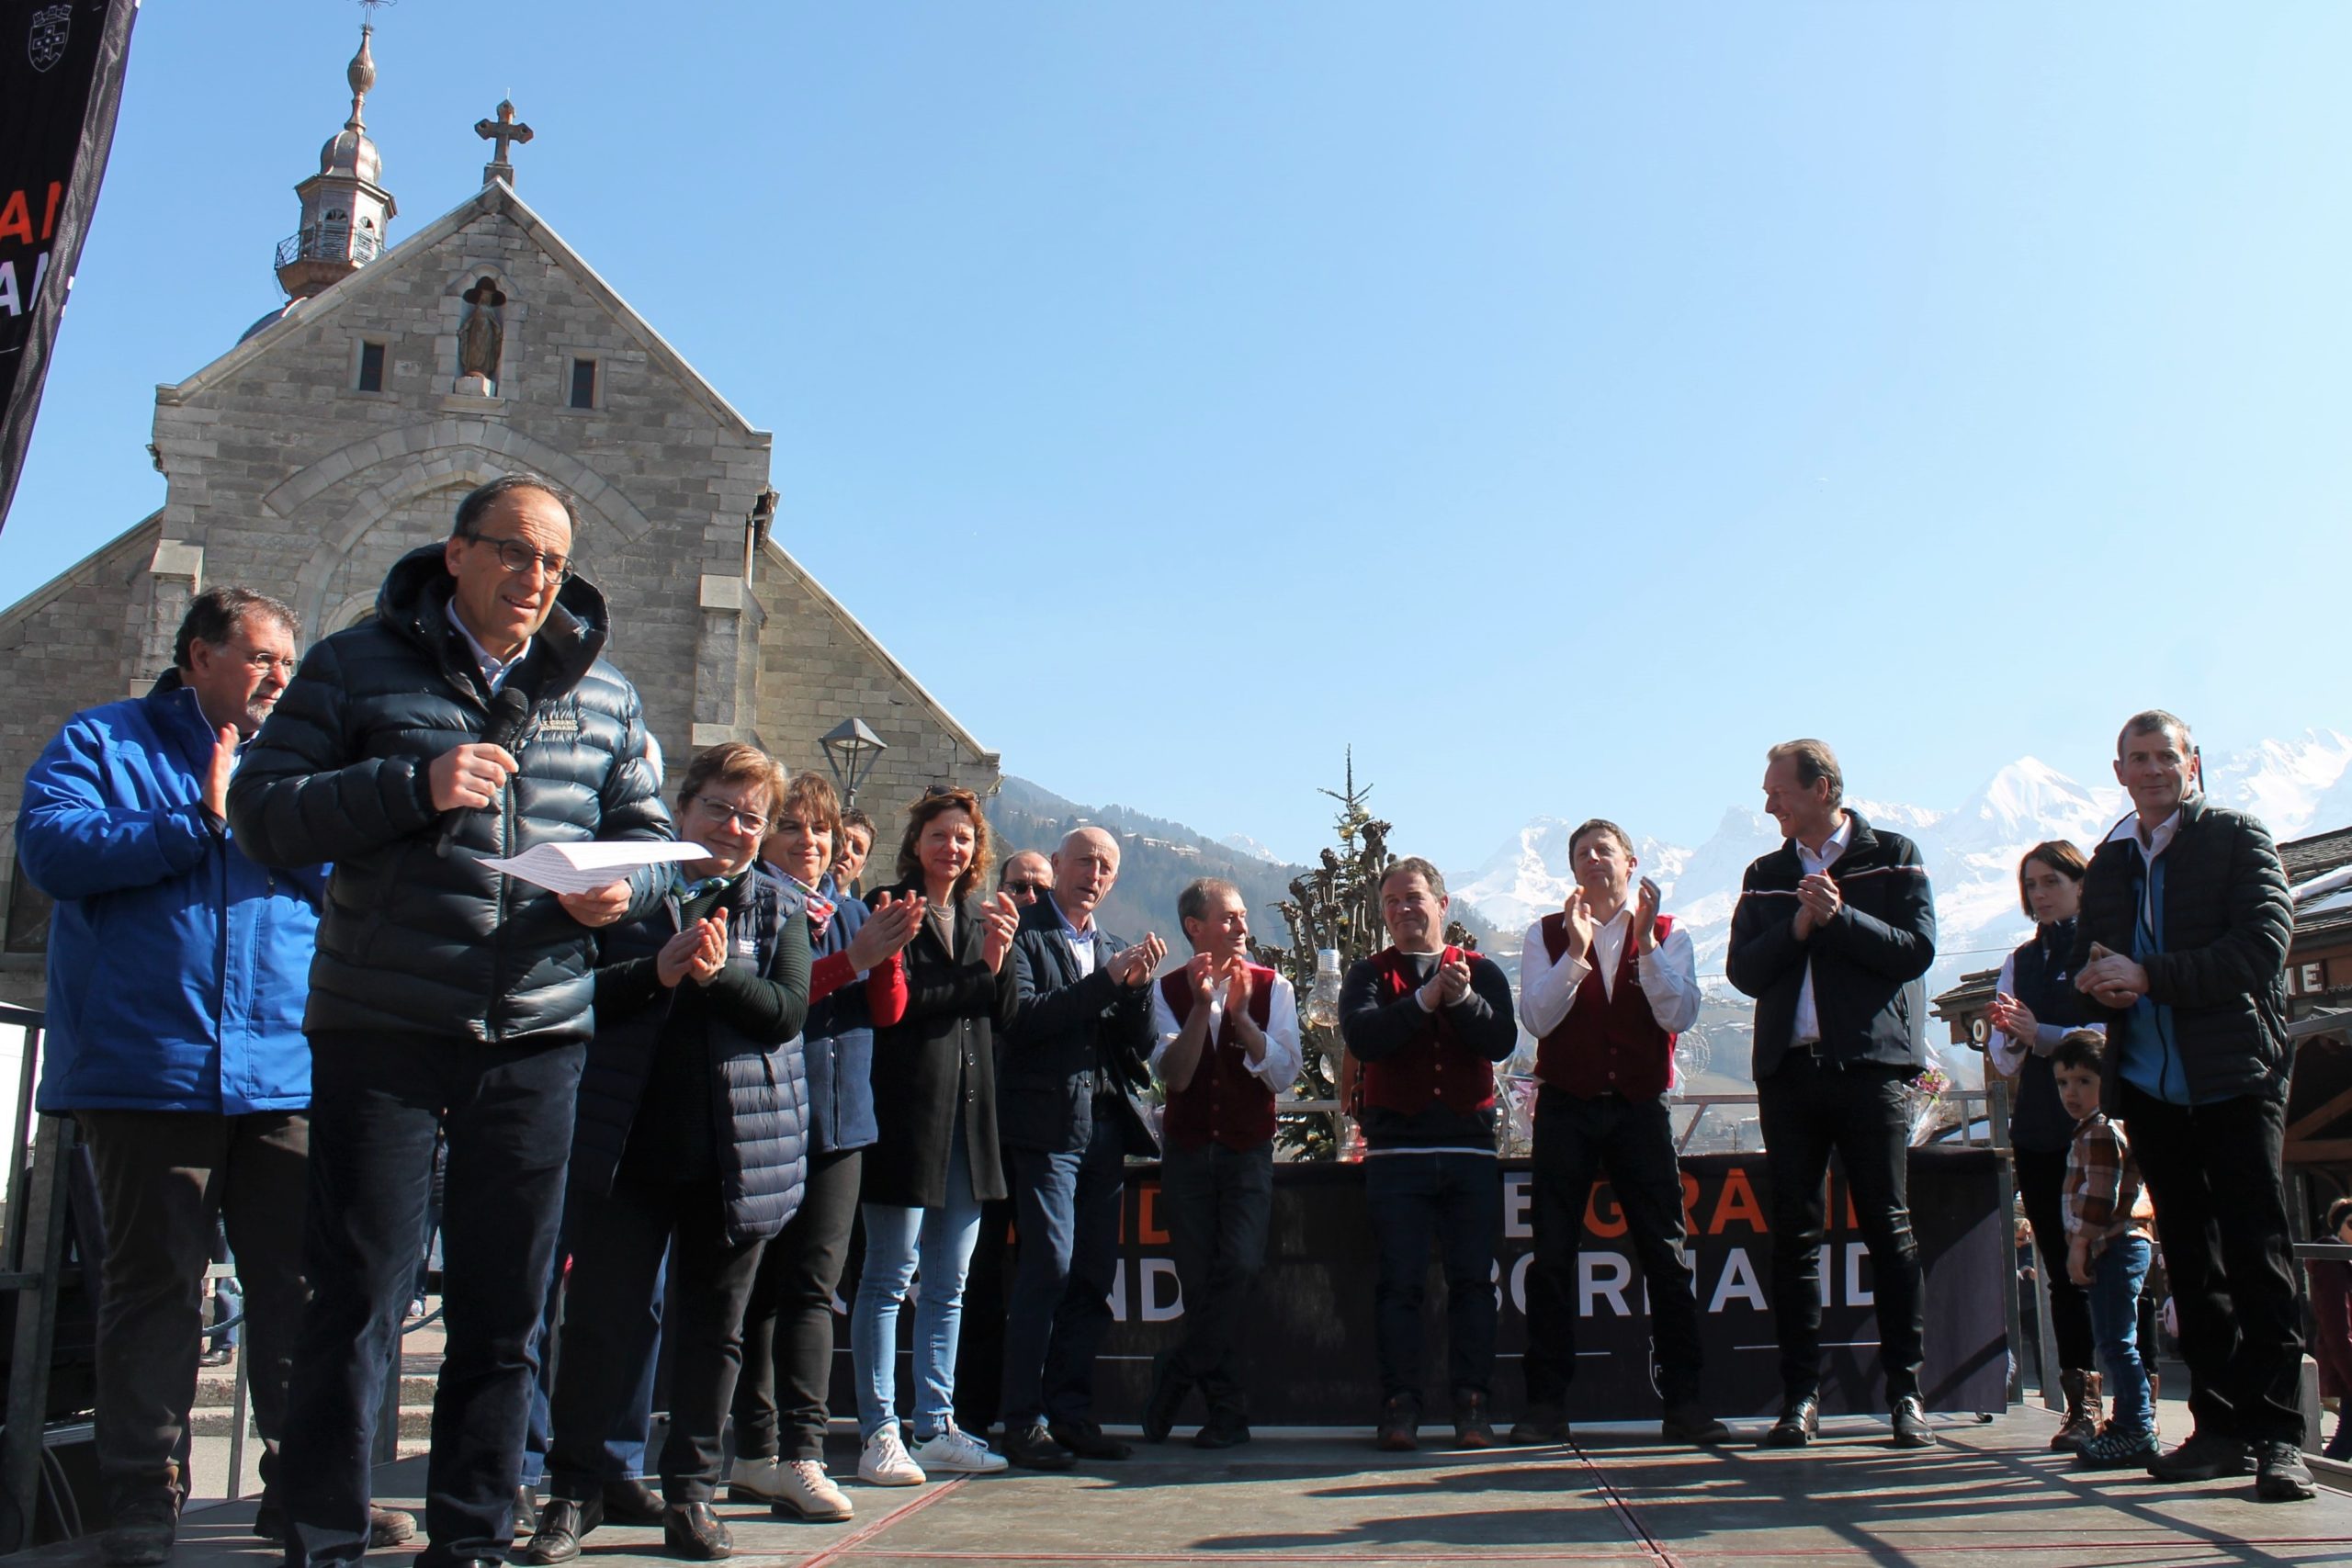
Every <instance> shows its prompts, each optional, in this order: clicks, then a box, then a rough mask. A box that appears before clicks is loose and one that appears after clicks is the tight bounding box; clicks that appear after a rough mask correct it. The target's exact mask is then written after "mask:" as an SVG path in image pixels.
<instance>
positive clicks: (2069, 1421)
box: [2050, 1371, 2106, 1453]
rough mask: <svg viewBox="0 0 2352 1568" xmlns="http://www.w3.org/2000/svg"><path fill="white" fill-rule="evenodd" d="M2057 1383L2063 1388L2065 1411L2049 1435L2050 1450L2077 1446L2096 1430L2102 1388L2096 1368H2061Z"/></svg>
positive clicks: (2085, 1441)
mask: <svg viewBox="0 0 2352 1568" xmlns="http://www.w3.org/2000/svg"><path fill="white" fill-rule="evenodd" d="M2058 1386H2059V1387H2061V1388H2063V1389H2064V1390H2065V1391H2066V1414H2065V1415H2064V1416H2063V1417H2062V1418H2061V1419H2060V1420H2059V1423H2058V1430H2057V1431H2056V1432H2055V1433H2054V1434H2052V1437H2051V1439H2050V1450H2051V1451H2052V1453H2067V1452H2071V1451H2073V1450H2077V1449H2080V1448H2081V1447H2082V1446H2083V1445H2084V1444H2085V1443H2087V1442H2089V1441H2090V1440H2091V1439H2092V1438H2096V1437H2098V1433H2099V1403H2100V1400H2101V1398H2102V1397H2103V1396H2104V1394H2105V1393H2106V1388H2105V1386H2104V1384H2103V1383H2102V1382H2101V1381H2100V1378H2099V1374H2098V1373H2097V1372H2077V1371H2062V1372H2060V1373H2059V1374H2058Z"/></svg>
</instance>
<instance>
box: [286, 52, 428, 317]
mask: <svg viewBox="0 0 2352 1568" xmlns="http://www.w3.org/2000/svg"><path fill="white" fill-rule="evenodd" d="M375 32H376V29H375V28H374V27H373V26H372V25H370V24H368V23H362V24H361V25H360V28H359V52H358V53H357V54H355V55H353V56H352V57H351V64H350V66H349V67H348V68H347V69H346V70H345V73H344V77H345V80H346V81H348V82H349V83H350V84H351V118H349V119H346V120H345V121H344V122H343V129H342V130H339V131H337V132H336V133H335V134H334V135H333V136H331V137H329V138H327V142H326V145H325V146H323V147H322V148H321V149H319V172H318V173H317V174H315V175H311V177H310V178H309V179H306V180H304V181H303V182H302V183H301V184H300V185H298V186H295V187H294V194H295V195H296V196H298V197H301V198H302V227H301V228H300V229H299V230H298V231H295V233H294V234H293V236H292V237H291V238H289V239H288V240H286V241H284V242H283V243H280V244H279V245H278V247H277V281H278V283H279V285H280V286H281V287H283V288H285V290H286V292H287V293H288V294H290V295H292V296H293V297H294V298H295V299H309V298H310V297H311V295H313V294H316V293H318V292H319V291H320V290H321V289H323V288H327V287H328V286H330V285H331V284H334V283H338V282H341V281H342V280H343V279H344V278H346V277H348V276H351V275H352V274H353V273H355V272H356V271H358V270H359V269H360V268H361V267H363V266H365V265H368V263H369V262H371V261H374V260H375V259H376V257H377V256H378V255H379V254H381V253H382V251H383V248H384V235H385V230H386V227H387V226H388V225H389V224H390V220H392V219H393V218H394V217H396V216H398V214H399V211H400V209H399V207H398V206H397V205H396V204H395V203H394V202H393V200H392V194H391V192H390V191H388V190H386V189H385V188H384V187H383V186H381V185H380V184H379V183H378V181H379V177H380V176H381V175H382V174H383V166H384V163H383V159H382V157H381V156H380V155H379V153H378V152H377V151H376V143H375V141H374V140H373V139H372V138H370V137H369V136H368V124H367V120H366V119H365V118H364V111H365V109H366V107H367V102H368V93H369V92H370V91H371V90H372V89H373V88H374V87H375V85H376V55H375V51H373V50H372V49H371V48H370V47H369V40H370V39H373V38H374V36H375Z"/></svg>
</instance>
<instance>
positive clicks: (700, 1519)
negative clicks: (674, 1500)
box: [662, 1503, 735, 1562]
mask: <svg viewBox="0 0 2352 1568" xmlns="http://www.w3.org/2000/svg"><path fill="white" fill-rule="evenodd" d="M662 1550H663V1551H667V1552H668V1553H669V1554H670V1555H671V1556H673V1557H683V1558H684V1559H686V1560H687V1561H688V1562H718V1560H719V1559H720V1558H722V1557H732V1556H734V1555H735V1538H734V1537H733V1536H732V1535H730V1534H729V1533H728V1529H727V1522H726V1521H725V1520H724V1519H721V1518H720V1517H718V1515H717V1514H715V1513H713V1512H712V1511H711V1507H710V1505H709V1504H707V1503H686V1504H682V1505H677V1506H671V1507H667V1508H664V1509H662Z"/></svg>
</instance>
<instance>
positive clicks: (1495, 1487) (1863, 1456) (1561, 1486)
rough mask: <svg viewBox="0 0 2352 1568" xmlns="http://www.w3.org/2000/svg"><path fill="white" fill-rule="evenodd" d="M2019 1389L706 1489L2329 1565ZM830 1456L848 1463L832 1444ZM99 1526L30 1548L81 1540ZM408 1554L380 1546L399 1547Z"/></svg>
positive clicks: (993, 1510)
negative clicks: (1528, 1432)
mask: <svg viewBox="0 0 2352 1568" xmlns="http://www.w3.org/2000/svg"><path fill="white" fill-rule="evenodd" d="M2053 1419H2054V1418H2053V1417H2052V1416H2050V1415H2049V1413H2047V1412H2045V1411H2041V1410H2034V1409H2018V1410H2015V1411H2012V1412H2010V1413H2009V1414H2008V1415H2007V1416H2003V1417H2002V1418H2000V1419H1999V1420H1997V1421H1995V1422H1993V1423H1991V1424H1979V1423H1977V1422H1975V1421H1974V1420H1973V1419H1950V1420H1943V1421H1939V1424H1938V1425H1939V1430H1940V1432H1941V1434H1942V1436H1943V1438H1945V1446H1944V1447H1942V1448H1940V1449H1939V1450H1928V1451H1926V1452H1897V1451H1896V1450H1893V1449H1890V1448H1888V1447H1887V1446H1886V1442H1885V1434H1886V1428H1885V1427H1884V1426H1883V1424H1880V1423H1875V1422H1863V1421H1860V1420H1859V1419H1849V1420H1838V1421H1835V1422H1831V1423H1828V1424H1827V1425H1826V1427H1825V1429H1824V1432H1823V1440H1822V1441H1821V1443H1819V1444H1818V1445H1817V1446H1815V1448H1813V1449H1811V1450H1799V1451H1796V1452H1787V1451H1781V1450H1760V1449H1757V1448H1755V1447H1753V1446H1751V1442H1752V1435H1753V1432H1754V1431H1755V1430H1757V1429H1759V1428H1758V1426H1757V1424H1754V1423H1742V1424H1740V1425H1739V1427H1738V1428H1737V1429H1738V1430H1739V1431H1740V1432H1741V1434H1742V1437H1743V1439H1744V1440H1743V1441H1742V1442H1741V1443H1740V1444H1739V1445H1738V1446H1736V1447H1733V1448H1728V1449H1724V1450H1717V1451H1714V1452H1711V1453H1699V1452H1694V1451H1691V1450H1676V1449H1669V1448H1665V1447H1662V1446H1659V1445H1657V1443H1656V1441H1655V1438H1656V1432H1655V1429H1654V1428H1651V1429H1647V1430H1644V1429H1639V1428H1630V1427H1629V1428H1599V1429H1595V1430H1594V1431H1592V1432H1590V1433H1589V1434H1584V1435H1582V1436H1580V1438H1579V1441H1578V1444H1577V1446H1576V1447H1573V1448H1561V1449H1512V1450H1494V1451H1489V1452H1487V1453H1477V1454H1473V1453H1453V1452H1442V1451H1436V1450H1423V1451H1422V1452H1420V1453H1419V1454H1416V1455H1408V1456H1404V1457H1402V1458H1401V1459H1399V1458H1392V1457H1390V1456H1385V1455H1378V1454H1374V1452H1373V1451H1372V1450H1371V1449H1370V1446H1369V1444H1368V1442H1366V1441H1364V1440H1363V1439H1362V1438H1356V1437H1354V1436H1352V1435H1351V1436H1349V1437H1348V1438H1335V1437H1329V1436H1300V1435H1292V1434H1288V1433H1268V1434H1267V1435H1265V1436H1262V1437H1261V1438H1259V1439H1258V1440H1257V1441H1255V1442H1253V1443H1251V1444H1250V1445H1249V1446H1247V1447H1245V1448H1241V1449H1238V1450H1228V1451H1227V1452H1225V1453H1221V1454H1207V1453H1203V1452H1201V1451H1200V1450H1195V1449H1193V1448H1192V1447H1191V1446H1190V1445H1189V1444H1186V1443H1183V1442H1182V1441H1178V1442H1173V1443H1170V1444H1169V1445H1167V1446H1165V1447H1160V1448H1149V1447H1139V1448H1138V1450H1137V1454H1136V1458H1135V1459H1133V1460H1130V1461H1126V1462H1125V1463H1123V1464H1103V1465H1096V1466H1092V1467H1090V1468H1088V1469H1084V1470H1081V1471H1078V1472H1071V1473H1069V1474H1064V1475H1035V1474H1030V1473H1026V1472H1019V1471H1015V1472H1010V1473H1008V1474H1006V1475H1001V1476H993V1477H985V1478H978V1479H971V1480H965V1481H958V1482H949V1483H942V1484H934V1485H931V1486H925V1487H921V1488H909V1489H886V1488H879V1487H872V1486H864V1485H852V1486H851V1487H850V1488H849V1490H850V1492H851V1495H852V1498H853V1501H854V1503H855V1505H856V1507H857V1510H858V1517H857V1518H856V1519H855V1520H854V1521H853V1522H851V1523H849V1524H845V1525H802V1524H797V1523H790V1522H786V1521H781V1520H775V1519H772V1518H771V1517H769V1516H768V1514H767V1512H766V1510H765V1509H764V1508H761V1507H758V1506H748V1505H747V1506H734V1505H724V1504H723V1505H722V1506H721V1509H720V1511H721V1513H722V1514H723V1515H724V1516H725V1517H727V1519H728V1521H729V1526H730V1528H731V1529H733V1531H734V1534H735V1547H736V1561H737V1562H752V1563H759V1564H768V1563H776V1564H789V1565H791V1568H937V1565H940V1564H956V1565H958V1568H982V1565H985V1564H990V1563H1006V1564H1015V1563H1035V1564H1060V1563H1069V1564H1086V1565H1089V1568H1115V1565H1116V1564H1121V1563H1130V1562H1133V1563H1175V1562H1183V1563H1188V1564H1194V1565H1198V1564H1204V1563H1219V1562H1227V1563H1235V1564H1244V1563H1247V1564H1258V1563H1268V1562H1276V1561H1281V1562H1301V1561H1306V1562H1326V1563H1330V1564H1335V1565H1336V1564H1347V1565H1348V1568H1374V1565H1379V1564H1389V1563H1394V1564H1398V1565H1409V1564H1434V1563H1452V1562H1462V1563H1471V1562H1476V1563H1502V1564H1511V1563H1551V1562H1558V1563H1583V1564H1592V1565H1595V1568H1606V1565H1617V1564H1625V1565H1639V1564H1650V1565H1658V1568H1673V1565H1675V1564H1683V1565H1687V1568H1729V1565H1731V1564H1738V1565H1740V1568H1797V1565H1799V1564H1803V1565H1806V1568H1832V1565H1836V1564H1843V1563H1856V1564H1861V1563H1872V1564H1878V1563H1886V1564H1897V1563H1917V1564H1923V1565H1934V1568H1968V1565H1973V1564H1978V1563H1996V1562H1998V1563H2006V1564H2008V1565H2010V1568H2019V1565H2028V1564H2030V1565H2034V1568H2042V1565H2046V1568H2104V1565H2109V1564H2114V1565H2123V1564H2129V1565H2131V1568H2188V1565H2191V1564H2208V1563H2263V1564H2302V1563H2310V1564H2314V1565H2316V1564H2322V1563H2342V1562H2345V1561H2346V1557H2347V1548H2346V1542H2347V1540H2352V1495H2347V1494H2346V1492H2343V1491H2339V1490H2335V1489H2333V1488H2332V1487H2330V1486H2327V1485H2325V1484H2323V1488H2322V1491H2321V1494H2320V1497H2319V1500H2318V1501H2317V1502H2314V1503H2303V1504H2284V1505H2267V1506H2266V1505H2263V1504H2259V1503H2256V1502H2255V1501H2254V1493H2253V1483H2252V1481H2251V1480H2250V1479H2249V1480H2233V1481H2218V1482H2213V1483H2208V1484H2205V1485H2201V1486H2190V1487H2165V1486H2162V1485H2159V1484H2157V1483H2154V1482H2152V1481H2150V1480H2148V1479H2147V1478H2146V1477H2145V1476H2143V1475H2141V1474H2139V1473H2138V1472H2123V1473H2120V1474H2112V1475H2109V1476H2106V1477H2104V1478H2096V1479H2094V1478H2090V1477H2086V1476H2080V1475H2077V1474H2076V1473H2075V1472H2070V1471H2069V1470H2068V1469H2067V1468H2066V1465H2065V1463H2064V1461H2063V1460H2062V1459H2061V1458H2060V1457H2059V1456H2056V1455H2053V1454H2052V1453H2050V1452H2049V1451H2048V1450H2046V1449H2045V1448H2044V1447H2043V1444H2044V1443H2045V1442H2046V1441H2047V1439H2048V1437H2049V1434H2050V1432H2051V1430H2052V1422H2053ZM837 1447H838V1448H839V1450H840V1451H839V1452H838V1453H836V1454H835V1455H834V1456H832V1458H833V1469H834V1470H835V1472H836V1473H840V1472H854V1470H855V1461H854V1456H853V1455H852V1454H851V1453H850V1451H849V1450H848V1446H847V1444H846V1443H842V1444H839V1445H837ZM380 1476H381V1485H382V1492H383V1497H384V1500H385V1501H387V1502H391V1503H396V1504H405V1505H406V1506H415V1505H414V1502H413V1499H414V1498H415V1497H416V1495H417V1490H418V1488H419V1486H420V1485H421V1483H422V1482H423V1479H424V1464H423V1461H417V1460H411V1461H404V1462H402V1463H401V1464H399V1465H396V1466H392V1467H390V1468H388V1469H386V1470H385V1471H383V1472H380ZM251 1517H252V1505H251V1504H250V1503H245V1504H230V1505H223V1506H218V1507H214V1508H210V1509H207V1510H204V1511H201V1512H197V1513H191V1514H190V1515H189V1516H188V1517H187V1519H186V1520H185V1521H184V1523H183V1529H182V1533H181V1546H180V1549H179V1551H178V1552H177V1553H176V1554H175V1557H174V1562H175V1563H176V1564H177V1565H178V1568H264V1565H265V1564H268V1563H272V1562H275V1561H276V1560H277V1559H276V1554H275V1553H274V1552H271V1551H267V1550H266V1549H265V1548H264V1547H263V1546H262V1544H261V1543H260V1542H258V1541H256V1540H254V1538H253V1537H252V1536H250V1535H247V1534H245V1533H244V1531H243V1526H244V1525H245V1523H246V1522H247V1521H249V1520H250V1518H251ZM660 1545H661V1535H660V1532H659V1531H658V1530H647V1529H623V1528H617V1527H607V1528H605V1529H600V1530H598V1531H596V1532H595V1533H594V1535H592V1536H590V1537H589V1539H588V1542H587V1551H585V1553H584V1554H583V1555H582V1560H581V1561H582V1562H583V1563H586V1564H592V1565H595V1568H636V1565H637V1564H639V1563H640V1562H645V1563H651V1562H671V1561H673V1560H672V1559H668V1558H665V1557H662V1556H661V1555H660ZM407 1555H408V1553H407V1551H406V1549H403V1550H402V1551H400V1552H390V1553H382V1554H379V1558H380V1560H384V1561H404V1560H405V1558H406V1556H407ZM23 1561H25V1562H28V1563H30V1562H40V1561H49V1562H96V1561H97V1553H96V1541H94V1540H87V1541H83V1542H77V1543H73V1544H71V1545H67V1546H60V1547H50V1548H43V1549H41V1550H40V1551H36V1552H31V1553H28V1554H26V1556H25V1558H24V1559H23Z"/></svg>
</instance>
